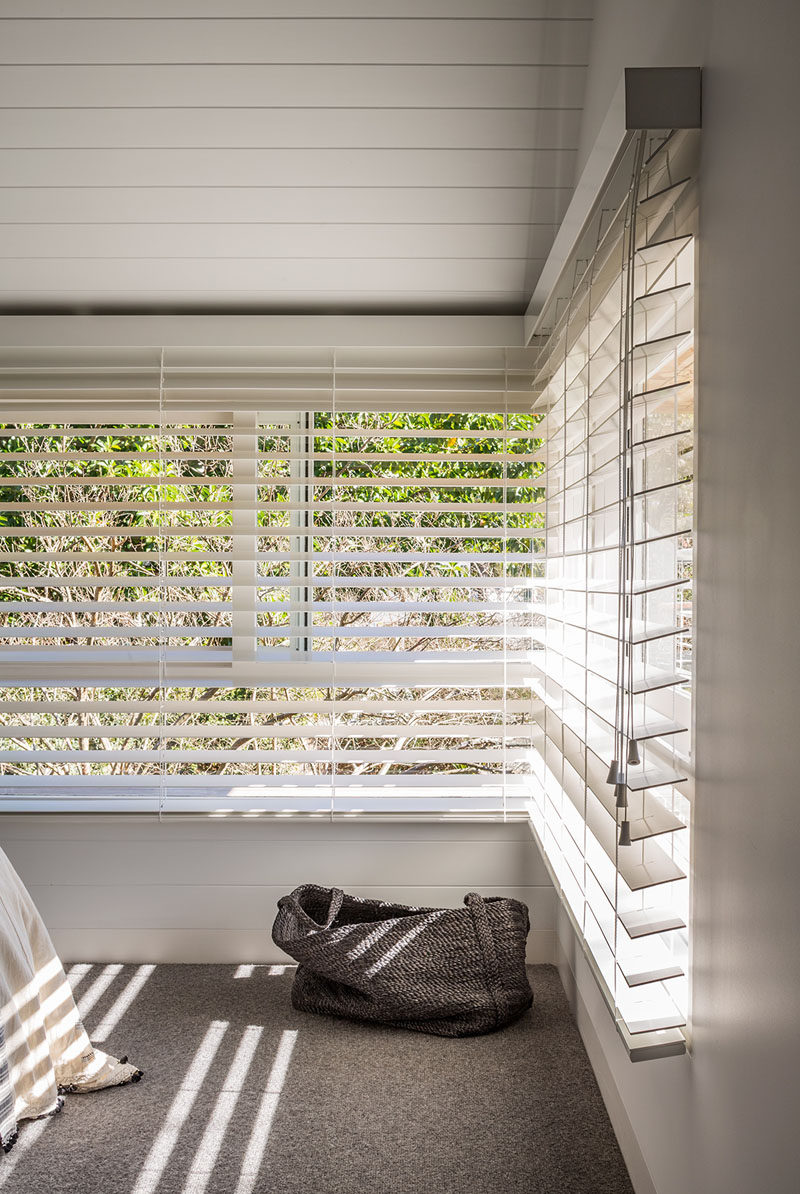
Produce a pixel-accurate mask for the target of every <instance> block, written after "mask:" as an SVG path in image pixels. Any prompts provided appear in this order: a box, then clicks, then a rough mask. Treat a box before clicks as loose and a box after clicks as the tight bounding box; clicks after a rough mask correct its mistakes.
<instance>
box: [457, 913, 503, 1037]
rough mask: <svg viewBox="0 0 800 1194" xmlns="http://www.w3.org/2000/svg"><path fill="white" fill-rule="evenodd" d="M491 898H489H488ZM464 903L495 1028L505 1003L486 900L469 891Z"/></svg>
mask: <svg viewBox="0 0 800 1194" xmlns="http://www.w3.org/2000/svg"><path fill="white" fill-rule="evenodd" d="M490 898H491V897H490ZM464 903H465V904H466V905H467V907H468V908H469V910H470V913H471V914H472V923H473V925H474V927H475V936H476V937H477V939H478V948H479V949H480V952H481V957H482V959H483V973H484V977H485V980H486V990H487V992H488V994H489V998H490V999H491V1001H492V1004H493V1005H494V1014H495V1026H496V1027H499V1025H500V1023H501V1022H502V1015H503V1012H504V1010H505V1009H504V1007H503V1004H504V1003H505V1000H504V995H503V988H502V984H501V983H500V973H499V967H498V961H497V950H496V949H495V942H494V936H493V934H492V929H491V926H490V925H489V917H488V916H487V914H486V900H484V898H483V896H481V895H478V893H477V892H476V891H470V892H469V893H468V894H467V895H465V896H464Z"/></svg>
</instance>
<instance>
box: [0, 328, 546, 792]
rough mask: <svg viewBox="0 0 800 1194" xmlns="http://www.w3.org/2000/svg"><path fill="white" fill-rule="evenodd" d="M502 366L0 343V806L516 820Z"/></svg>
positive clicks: (348, 354)
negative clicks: (31, 349)
mask: <svg viewBox="0 0 800 1194" xmlns="http://www.w3.org/2000/svg"><path fill="white" fill-rule="evenodd" d="M530 357H531V354H530V352H527V351H524V350H510V349H509V350H496V349H485V350H484V349H475V350H443V349H437V350H425V349H419V350H398V349H391V350H377V349H376V350H337V351H336V352H335V353H334V352H333V351H331V350H327V349H320V350H308V349H303V350H296V351H291V350H281V351H273V350H268V349H259V350H255V349H254V350H238V351H236V352H231V351H228V352H223V351H217V350H206V351H201V350H191V351H188V350H186V351H184V350H179V349H164V350H142V351H140V352H132V351H131V350H125V351H122V350H120V351H111V350H108V351H105V352H104V351H100V350H98V351H96V352H93V353H91V354H87V353H86V352H78V351H75V352H73V353H71V354H70V353H67V352H65V351H64V350H56V349H54V350H52V351H48V352H41V351H40V352H38V353H35V354H33V355H29V356H26V354H24V353H16V354H11V353H8V354H6V356H5V358H4V359H3V360H2V362H0V365H2V386H3V396H2V408H3V412H4V414H3V418H4V422H3V424H2V426H0V618H1V619H2V629H0V665H1V667H2V676H1V679H2V693H1V694H0V699H1V700H2V706H1V707H2V715H3V722H4V725H5V731H4V733H5V738H4V739H3V741H2V743H0V764H1V765H2V779H1V780H0V783H2V790H3V794H4V799H5V801H6V805H7V806H11V807H34V808H36V807H49V806H51V805H52V803H53V802H57V803H58V802H64V801H68V802H69V805H70V807H73V808H81V807H96V806H97V802H98V801H103V802H109V801H111V802H113V803H112V807H114V808H119V809H123V808H125V809H130V808H156V807H157V808H161V809H167V810H170V809H181V808H184V809H194V808H206V809H212V810H218V811H220V812H223V813H224V812H226V811H235V810H239V811H242V810H245V811H246V810H254V811H272V812H307V813H337V812H341V813H346V814H353V813H355V812H359V811H361V812H367V813H381V812H391V813H409V814H416V813H426V812H427V813H430V812H433V813H439V814H445V815H446V814H448V813H453V814H454V815H459V816H463V815H482V814H490V815H498V814H500V815H502V814H507V813H509V812H513V811H515V810H516V811H521V810H522V809H523V808H524V805H525V800H526V797H527V794H528V793H527V788H526V784H527V782H528V772H529V769H530V741H531V732H532V730H531V698H530V688H529V684H528V681H529V677H530V658H531V649H530V648H531V634H532V631H533V623H534V617H533V612H532V607H531V579H532V577H533V576H534V574H535V569H534V563H533V561H534V553H535V552H536V550H537V548H538V547H541V534H542V532H541V526H542V522H543V516H542V514H541V513H537V512H536V509H535V502H536V498H537V496H540V495H537V490H536V487H537V485H538V484H539V482H538V474H539V473H540V472H541V469H542V467H543V466H542V463H541V461H542V453H541V441H540V438H539V432H538V429H537V423H538V417H536V416H533V415H532V414H531V410H530V407H531V373H530Z"/></svg>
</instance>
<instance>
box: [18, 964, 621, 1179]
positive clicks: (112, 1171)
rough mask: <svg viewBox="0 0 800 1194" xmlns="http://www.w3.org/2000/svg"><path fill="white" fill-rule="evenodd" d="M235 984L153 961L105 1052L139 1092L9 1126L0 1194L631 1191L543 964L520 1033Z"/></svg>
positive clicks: (209, 969) (85, 986)
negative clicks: (15, 1138)
mask: <svg viewBox="0 0 800 1194" xmlns="http://www.w3.org/2000/svg"><path fill="white" fill-rule="evenodd" d="M104 971H105V968H104V967H103V966H102V965H97V966H92V967H91V969H90V970H89V971H88V973H86V974H85V975H84V976H83V977H81V978H80V981H79V982H78V984H77V987H76V995H77V996H78V997H79V998H80V996H81V994H83V995H84V997H85V996H86V995H87V994H89V995H91V993H92V989H93V984H94V983H96V982H97V980H98V979H102V976H103V973H104ZM236 972H237V968H236V967H235V966H157V967H156V968H155V969H154V970H153V972H152V974H151V975H150V977H149V978H148V979H147V981H146V982H145V983H144V985H143V986H142V988H141V990H140V992H139V994H138V995H137V997H136V998H135V1000H134V1002H133V1003H132V1005H131V1006H130V1008H129V1009H128V1010H127V1011H126V1012H125V1014H124V1015H123V1016H122V1018H121V1019H120V1020H119V1022H118V1023H117V1025H116V1027H115V1028H114V1029H113V1030H112V1031H111V1033H110V1035H109V1036H108V1037H107V1039H106V1040H105V1041H104V1042H103V1047H104V1048H106V1049H107V1050H108V1051H109V1052H112V1053H116V1054H117V1055H119V1054H121V1053H129V1054H130V1056H131V1060H133V1061H135V1062H136V1063H137V1064H138V1065H140V1066H141V1067H142V1068H143V1069H144V1070H145V1071H146V1075H145V1077H144V1079H143V1080H142V1081H141V1082H140V1083H139V1084H138V1085H136V1086H129V1087H124V1088H119V1089H116V1090H110V1091H102V1092H100V1093H98V1094H93V1095H72V1096H70V1097H68V1098H67V1101H66V1106H65V1107H64V1110H63V1111H62V1112H61V1113H60V1114H59V1115H56V1116H54V1117H53V1118H52V1119H49V1120H46V1121H42V1122H40V1123H36V1124H23V1125H22V1126H21V1130H20V1138H19V1142H18V1144H17V1146H16V1148H15V1149H14V1150H13V1151H12V1152H11V1153H10V1154H9V1155H8V1156H7V1157H5V1158H2V1157H0V1191H2V1194H56V1192H59V1191H67V1192H69V1194H206V1192H207V1194H267V1192H269V1194H301V1192H302V1194H405V1192H409V1194H412V1192H413V1194H632V1187H631V1185H630V1181H629V1179H628V1175H627V1172H626V1169H625V1164H624V1162H623V1160H622V1157H621V1154H620V1152H619V1148H618V1146H617V1143H616V1140H615V1138H614V1134H613V1132H612V1129H611V1125H610V1123H609V1121H608V1117H607V1115H606V1112H605V1108H604V1106H603V1102H602V1100H601V1098H600V1094H599V1091H598V1088H597V1084H596V1082H595V1079H594V1075H593V1073H592V1070H591V1067H590V1065H589V1061H588V1059H587V1057H586V1053H585V1051H584V1049H583V1045H582V1043H581V1040H580V1037H579V1035H578V1032H577V1030H576V1028H575V1025H574V1023H573V1021H572V1019H571V1017H570V1013H569V1008H568V1006H567V1002H566V999H565V997H564V993H563V990H562V988H561V984H560V982H559V978H558V973H557V971H556V970H555V968H554V967H552V966H534V967H532V968H531V981H532V985H533V988H534V992H535V1000H536V1001H535V1006H534V1008H533V1010H532V1011H530V1012H528V1013H526V1014H525V1016H524V1017H523V1018H522V1019H521V1020H519V1021H518V1022H517V1023H516V1024H514V1025H512V1026H511V1027H509V1028H507V1029H505V1030H504V1031H503V1032H500V1033H496V1034H494V1035H492V1036H485V1037H471V1038H467V1039H463V1040H445V1039H442V1038H438V1037H429V1036H422V1035H417V1034H415V1033H405V1032H395V1031H391V1030H386V1029H381V1028H375V1027H369V1026H361V1025H357V1024H351V1023H348V1022H345V1021H340V1020H334V1019H329V1018H322V1017H316V1016H308V1015H303V1014H302V1013H298V1012H295V1011H294V1010H293V1008H292V1006H291V1002H290V997H289V992H290V988H291V983H292V977H293V975H292V971H291V970H288V971H287V972H286V973H284V974H275V973H271V968H270V967H268V966H263V967H256V968H254V969H253V971H252V974H251V975H250V976H249V977H239V978H237V977H235V975H236ZM105 973H106V976H107V975H108V973H109V972H107V971H105ZM136 973H137V967H135V966H125V967H124V968H123V969H121V970H120V971H119V973H118V974H116V975H115V976H114V977H113V980H112V981H111V982H110V985H109V986H108V987H107V988H106V990H105V991H104V992H103V994H102V996H101V998H100V999H99V1000H97V1001H96V1002H95V1004H94V1006H93V1007H92V1009H91V1011H90V1012H89V1013H88V1014H87V1015H86V1024H87V1027H88V1029H89V1032H90V1035H91V1034H92V1030H93V1029H96V1028H98V1026H99V1025H101V1024H102V1023H103V1022H104V1020H105V1022H106V1024H108V1022H109V1015H110V1013H111V1012H112V1009H113V1008H114V1005H115V1001H117V1000H118V997H119V996H120V994H121V993H122V992H123V991H124V990H125V988H126V986H127V984H128V983H129V982H130V980H131V979H132V978H133V977H134V976H135V975H136ZM94 991H95V992H96V991H97V987H94ZM117 1010H119V1004H118V1003H117ZM212 1021H217V1022H218V1024H217V1027H216V1028H211V1027H210V1026H211V1022H212ZM226 1025H227V1026H226ZM248 1027H250V1032H249V1033H247V1031H246V1030H247V1029H248ZM259 1029H261V1031H260V1032H259ZM293 1033H296V1037H295V1036H293V1035H292V1034H293ZM285 1034H286V1035H285ZM204 1039H205V1041H206V1052H205V1053H203V1054H201V1057H205V1058H206V1059H207V1061H209V1064H208V1068H207V1071H206V1073H205V1075H204V1076H203V1074H202V1073H200V1071H201V1070H202V1066H201V1062H200V1059H198V1050H199V1048H200V1046H201V1044H202V1042H203V1041H204ZM292 1041H293V1042H294V1043H293V1049H292V1051H291V1056H290V1057H289V1059H288V1065H287V1066H286V1067H285V1080H284V1081H283V1085H282V1089H280V1087H281V1074H280V1073H279V1072H276V1066H275V1059H276V1054H277V1053H278V1052H279V1051H280V1050H281V1043H283V1050H282V1053H281V1056H283V1057H285V1056H286V1054H287V1051H288V1049H289V1047H290V1045H291V1042H292ZM215 1048H216V1051H214V1049H215ZM237 1051H238V1052H237ZM212 1055H213V1056H212ZM248 1057H249V1065H248ZM190 1067H192V1068H190ZM187 1111H188V1114H187Z"/></svg>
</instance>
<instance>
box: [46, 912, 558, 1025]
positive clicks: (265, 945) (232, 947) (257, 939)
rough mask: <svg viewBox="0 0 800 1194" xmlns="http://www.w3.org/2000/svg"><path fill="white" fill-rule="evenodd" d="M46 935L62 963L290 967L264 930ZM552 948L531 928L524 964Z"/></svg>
mask: <svg viewBox="0 0 800 1194" xmlns="http://www.w3.org/2000/svg"><path fill="white" fill-rule="evenodd" d="M51 935H52V938H53V944H54V945H55V947H56V950H57V952H58V954H59V956H60V957H61V959H62V960H63V961H64V962H65V963H66V964H67V965H69V963H71V962H155V963H157V964H158V963H164V964H169V963H180V962H184V963H192V962H194V963H203V962H206V963H209V964H210V963H216V964H218V965H225V964H230V965H231V966H233V967H235V966H237V965H239V964H241V963H242V962H255V963H259V962H260V963H263V964H267V965H285V964H287V963H288V964H290V965H291V964H293V963H292V959H291V958H289V957H288V956H287V955H286V954H285V953H283V951H282V950H280V949H278V947H277V945H275V944H274V943H273V941H272V938H271V936H270V933H269V931H268V930H258V929H88V928H87V929H53V930H52V934H51ZM555 948H556V936H555V933H554V932H552V931H551V930H550V929H533V928H532V929H531V931H530V933H529V935H528V943H527V960H528V962H529V963H531V964H534V963H537V962H549V963H552V962H553V960H554V957H555ZM241 981H245V980H241ZM119 986H120V988H121V984H119ZM112 990H113V987H112V988H109V992H108V995H109V998H110V997H111V994H112ZM101 1018H102V1017H101ZM90 1023H91V1021H90Z"/></svg>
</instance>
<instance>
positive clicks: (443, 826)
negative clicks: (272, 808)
mask: <svg viewBox="0 0 800 1194" xmlns="http://www.w3.org/2000/svg"><path fill="white" fill-rule="evenodd" d="M115 343H116V341H115ZM0 840H2V842H3V844H4V845H5V843H6V842H10V841H29V842H38V841H65V842H66V841H87V842H88V841H91V842H114V841H118V840H126V841H161V840H167V841H176V842H177V841H212V842H215V843H216V842H253V841H268V842H274V841H279V842H309V841H322V842H329V843H330V842H341V841H347V842H380V841H386V840H390V841H392V842H419V841H423V842H473V843H474V842H520V841H524V842H531V841H532V838H531V831H530V827H529V825H528V822H527V821H526V820H515V821H491V822H484V823H475V822H469V821H446V822H443V821H432V822H431V821H427V822H426V821H395V822H392V823H391V824H390V825H387V824H386V823H385V822H379V821H369V820H366V819H354V820H347V821H342V820H337V821H332V822H331V821H328V820H327V819H323V818H320V819H313V818H309V819H307V820H293V819H291V818H288V819H275V818H263V819H259V818H255V819H254V818H252V817H238V818H230V819H226V820H225V821H218V820H214V819H212V818H209V817H204V816H194V817H192V816H189V817H165V818H164V819H163V820H159V819H158V818H157V817H142V816H126V815H125V814H119V813H91V814H88V813H87V814H82V813H78V814H75V813H36V814H35V815H33V816H29V815H20V814H14V813H3V814H0Z"/></svg>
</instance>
